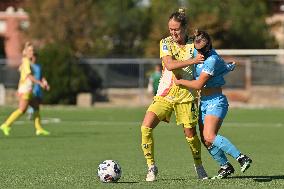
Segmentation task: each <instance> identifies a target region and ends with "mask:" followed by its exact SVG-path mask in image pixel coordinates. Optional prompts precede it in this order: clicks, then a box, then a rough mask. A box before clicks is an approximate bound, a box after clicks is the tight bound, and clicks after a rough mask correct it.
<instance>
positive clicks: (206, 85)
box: [175, 30, 252, 179]
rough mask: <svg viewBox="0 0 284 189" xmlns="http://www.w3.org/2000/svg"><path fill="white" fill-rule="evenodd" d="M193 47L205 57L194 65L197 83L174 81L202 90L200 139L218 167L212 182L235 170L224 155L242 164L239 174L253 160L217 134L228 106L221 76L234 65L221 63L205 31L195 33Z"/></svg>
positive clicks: (221, 60) (180, 84)
mask: <svg viewBox="0 0 284 189" xmlns="http://www.w3.org/2000/svg"><path fill="white" fill-rule="evenodd" d="M194 46H195V48H196V49H197V51H198V54H202V55H203V56H204V58H205V61H204V63H203V64H198V65H196V79H197V80H193V81H188V80H184V79H179V80H175V84H176V85H179V86H185V87H188V88H189V89H201V99H200V107H199V127H200V135H201V139H202V142H203V143H204V145H205V146H206V147H207V149H208V151H209V153H210V154H211V156H212V157H213V158H214V159H215V160H216V161H217V162H218V163H219V165H220V166H221V169H220V170H219V171H218V174H217V175H216V176H214V177H213V179H222V178H226V177H228V176H229V175H231V174H232V173H234V171H235V170H234V168H233V166H232V165H231V164H230V163H229V161H228V159H227V157H226V155H225V153H226V154H229V155H231V156H232V157H233V158H235V159H236V160H237V161H238V162H239V163H240V165H241V171H242V172H245V171H246V170H247V169H248V168H249V167H250V164H251V163H252V160H251V159H250V158H249V157H248V156H246V155H243V154H242V153H241V152H240V151H239V150H238V149H237V148H236V146H234V145H233V144H232V143H231V141H230V140H229V139H227V138H226V137H224V136H222V135H219V134H218V131H219V129H220V127H221V125H222V122H223V120H224V118H225V116H226V114H227V111H228V107H229V104H228V101H227V98H226V96H225V95H223V94H222V88H221V87H222V86H223V85H224V84H225V80H224V75H225V74H226V73H228V72H229V71H232V70H233V69H234V67H235V64H234V63H233V64H226V63H225V62H224V60H223V59H222V58H221V57H220V56H219V55H218V54H217V53H216V51H215V50H214V49H213V48H212V43H211V39H210V36H209V35H208V33H206V32H204V31H198V30H197V31H196V33H195V39H194Z"/></svg>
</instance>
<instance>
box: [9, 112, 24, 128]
mask: <svg viewBox="0 0 284 189" xmlns="http://www.w3.org/2000/svg"><path fill="white" fill-rule="evenodd" d="M22 114H23V112H22V111H21V110H20V109H17V110H15V111H14V112H13V113H11V115H10V116H9V117H8V119H7V120H6V121H5V123H4V124H5V125H6V126H7V127H10V126H11V125H12V123H14V122H15V121H16V120H17V119H18V118H19V117H20V116H21V115H22Z"/></svg>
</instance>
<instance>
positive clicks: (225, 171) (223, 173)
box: [211, 163, 235, 179]
mask: <svg viewBox="0 0 284 189" xmlns="http://www.w3.org/2000/svg"><path fill="white" fill-rule="evenodd" d="M234 172H235V169H234V167H233V166H232V165H231V164H230V163H227V164H226V165H224V166H222V167H221V169H220V170H219V171H218V175H216V176H214V177H212V178H211V179H223V178H227V177H228V176H229V175H231V174H233V173H234Z"/></svg>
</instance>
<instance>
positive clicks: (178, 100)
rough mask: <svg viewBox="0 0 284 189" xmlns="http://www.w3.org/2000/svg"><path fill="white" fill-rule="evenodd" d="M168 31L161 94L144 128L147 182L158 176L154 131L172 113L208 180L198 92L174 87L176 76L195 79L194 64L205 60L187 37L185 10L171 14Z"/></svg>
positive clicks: (197, 167) (163, 45)
mask: <svg viewBox="0 0 284 189" xmlns="http://www.w3.org/2000/svg"><path fill="white" fill-rule="evenodd" d="M168 28H169V32H170V36H169V37H167V38H164V39H162V40H161V41H160V58H161V59H162V65H163V71H162V76H161V79H160V83H159V87H158V92H157V94H156V96H155V97H154V100H153V102H152V104H151V105H150V106H149V108H148V110H147V112H146V114H145V117H144V120H143V123H142V126H141V133H142V144H141V146H142V150H143V153H144V156H145V158H146V161H147V165H148V173H147V175H146V181H155V180H156V176H157V174H158V168H157V166H156V164H155V160H154V138H153V129H154V128H155V127H156V126H157V125H158V124H159V122H160V121H166V122H169V121H170V117H171V114H172V112H175V116H176V122H177V125H182V126H183V128H184V133H185V137H186V141H187V142H188V144H189V147H190V150H191V152H192V155H193V158H194V166H195V170H196V172H197V175H198V178H200V179H206V178H208V176H207V174H206V172H205V170H204V168H203V166H202V161H201V144H200V140H199V138H198V136H197V134H196V128H195V127H196V125H197V121H198V108H197V101H196V91H195V90H192V91H189V90H188V89H186V88H185V87H183V86H176V85H175V84H174V78H175V77H179V78H183V79H186V80H192V79H193V71H194V67H193V64H197V63H199V62H200V61H203V55H197V56H196V57H194V56H193V52H194V45H193V42H192V40H190V38H189V37H188V36H187V19H186V16H185V10H184V9H180V10H179V11H177V12H174V13H172V14H171V15H170V17H169V21H168ZM173 158H174V157H173Z"/></svg>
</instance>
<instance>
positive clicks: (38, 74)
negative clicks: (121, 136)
mask: <svg viewBox="0 0 284 189" xmlns="http://www.w3.org/2000/svg"><path fill="white" fill-rule="evenodd" d="M31 68H32V73H33V76H34V78H35V79H37V80H40V81H42V82H43V83H44V84H45V85H46V90H49V89H50V86H49V84H48V82H47V80H46V79H45V77H43V76H42V69H41V65H40V64H39V63H38V62H37V53H36V52H34V56H33V58H32V61H31ZM42 93H43V92H42V89H41V86H40V85H39V84H37V83H35V84H34V85H33V101H34V103H36V104H37V106H38V109H39V105H40V104H41V101H42V96H43V94H42ZM34 112H35V109H34V108H33V107H32V106H29V108H28V110H27V114H28V119H30V120H31V119H32V118H33V115H34Z"/></svg>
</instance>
